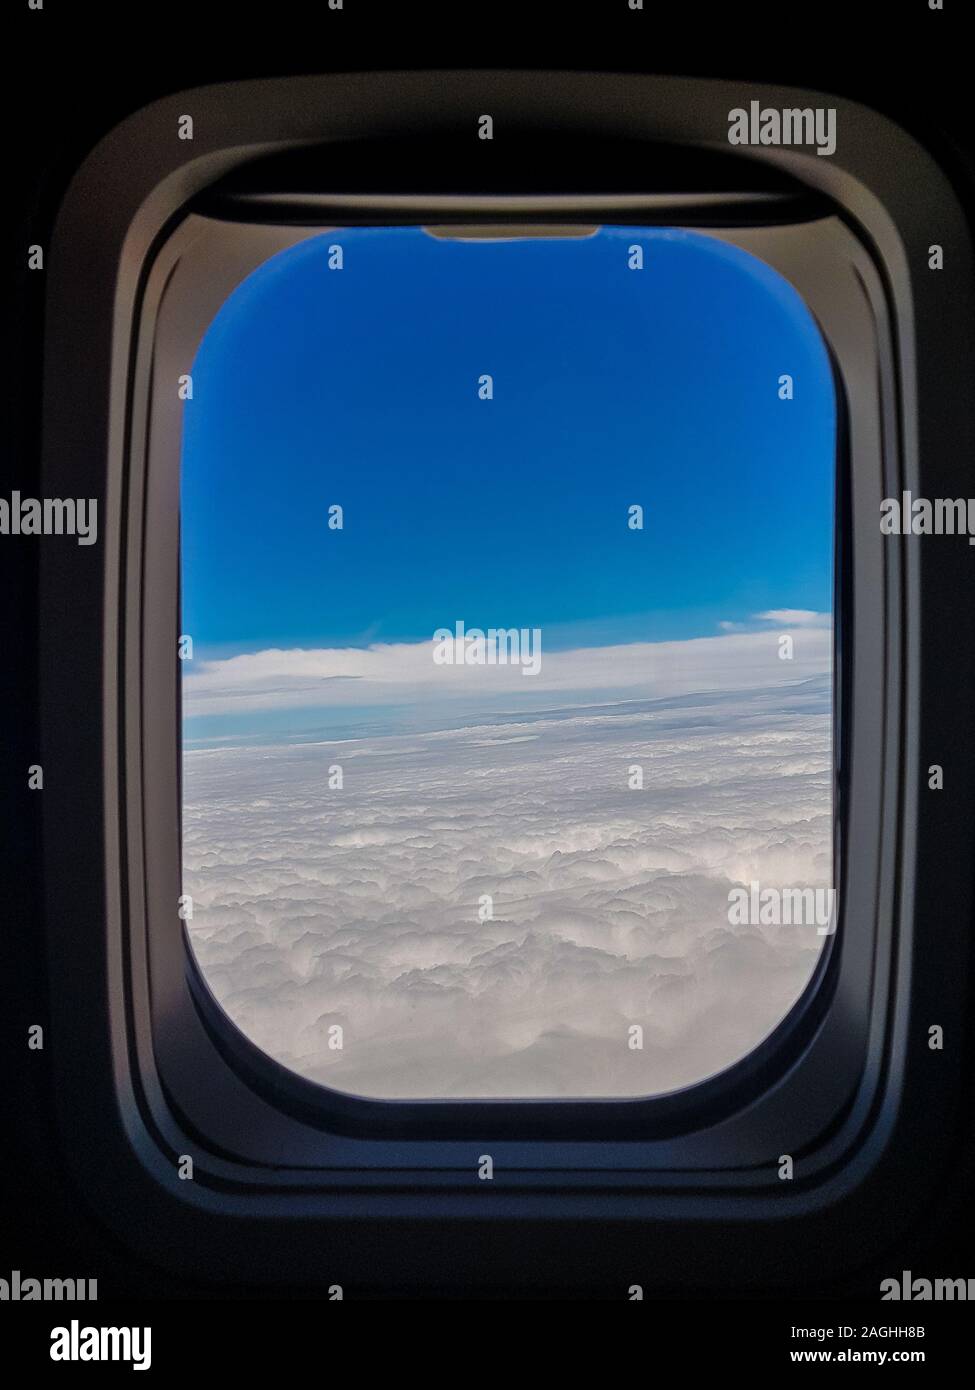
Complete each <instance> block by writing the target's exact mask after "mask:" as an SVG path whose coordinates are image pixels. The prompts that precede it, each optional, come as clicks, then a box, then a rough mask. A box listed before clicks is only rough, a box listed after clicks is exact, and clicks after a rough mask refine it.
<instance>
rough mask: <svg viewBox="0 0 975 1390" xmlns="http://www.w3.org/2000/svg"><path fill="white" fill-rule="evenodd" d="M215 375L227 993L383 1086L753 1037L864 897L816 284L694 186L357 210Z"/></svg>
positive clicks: (702, 1070)
mask: <svg viewBox="0 0 975 1390" xmlns="http://www.w3.org/2000/svg"><path fill="white" fill-rule="evenodd" d="M192 381H193V395H192V399H191V400H189V401H187V403H186V407H185V426H184V440H183V458H182V470H183V471H182V604H183V615H182V625H181V631H182V632H183V633H184V634H187V635H189V636H191V637H192V639H193V658H192V660H186V661H184V662H183V665H182V674H183V712H184V724H183V861H184V862H183V873H184V881H183V892H184V893H186V894H189V895H191V897H192V899H193V915H192V918H191V920H189V921H188V923H187V926H188V931H189V937H190V941H191V944H192V949H193V950H194V952H195V954H196V957H197V959H198V961H199V964H200V966H201V969H202V971H203V974H204V976H205V978H206V979H207V981H208V982H209V984H210V987H211V988H212V990H213V991H214V993H215V996H216V998H217V1000H218V1001H219V1003H220V1004H221V1006H222V1007H223V1008H224V1009H225V1010H226V1012H227V1013H228V1015H229V1016H230V1017H231V1018H232V1019H233V1020H234V1021H235V1022H236V1023H237V1024H238V1026H239V1027H240V1028H241V1029H242V1030H243V1031H244V1032H245V1033H246V1034H247V1035H248V1036H249V1037H250V1038H251V1039H253V1041H254V1042H256V1043H257V1044H258V1045H259V1046H260V1047H261V1048H263V1049H264V1050H265V1051H266V1052H268V1053H269V1054H270V1055H271V1056H273V1057H274V1058H276V1059H277V1060H278V1061H280V1062H281V1063H283V1064H284V1065H285V1066H287V1067H289V1068H291V1069H293V1070H294V1071H297V1072H299V1073H301V1074H303V1075H305V1076H308V1077H310V1078H312V1079H314V1080H316V1081H319V1082H322V1083H324V1084H326V1085H329V1086H332V1087H335V1088H337V1089H339V1090H343V1091H347V1092H353V1093H356V1094H359V1095H365V1096H370V1097H384V1098H394V1097H396V1098H404V1097H417V1098H434V1099H438V1098H443V1099H447V1098H461V1097H472V1098H473V1097H490V1098H495V1099H497V1098H511V1099H519V1098H530V1097H550V1098H563V1097H613V1096H617V1097H621V1096H640V1095H652V1094H654V1093H660V1092H664V1091H668V1090H672V1089H675V1088H677V1087H682V1086H687V1085H689V1084H692V1083H694V1082H697V1081H700V1080H702V1079H704V1078H706V1077H708V1076H711V1075H713V1074H714V1073H716V1072H718V1071H720V1070H722V1069H724V1068H726V1067H727V1066H729V1065H731V1064H732V1063H733V1062H735V1061H737V1060H739V1059H740V1058H741V1057H743V1056H744V1055H746V1054H747V1053H748V1052H750V1051H751V1050H752V1049H753V1048H755V1047H756V1046H757V1045H758V1044H759V1043H760V1042H761V1041H762V1040H763V1039H764V1038H765V1037H766V1036H767V1035H768V1034H769V1032H770V1031H771V1030H772V1029H773V1028H775V1027H776V1025H777V1024H779V1023H780V1022H781V1020H782V1019H783V1018H784V1017H785V1016H786V1015H787V1014H788V1012H789V1010H790V1009H791V1008H792V1006H793V1004H794V1003H795V1001H796V1000H797V998H798V997H799V995H800V994H801V992H802V991H803V989H804V987H805V986H806V985H807V984H808V982H809V980H810V978H811V976H812V973H813V970H814V968H815V965H816V962H817V959H818V957H819V954H820V951H821V950H822V947H823V945H824V942H826V941H827V940H828V933H829V931H830V930H831V928H832V925H833V922H834V920H835V917H834V915H833V912H832V908H833V903H832V888H831V885H832V875H833V856H832V844H833V804H832V796H833V756H832V645H833V637H832V605H833V594H832V590H833V524H834V516H833V511H834V476H835V435H836V426H835V399H834V390H833V383H832V376H831V369H830V364H829V360H828V356H827V352H826V348H825V346H824V343H823V340H822V337H821V335H820V333H819V331H818V329H817V327H816V325H815V322H814V320H813V318H812V316H811V314H810V313H809V311H808V309H807V308H806V306H805V305H804V303H803V301H802V300H801V298H800V297H799V295H798V294H797V293H796V291H795V290H794V289H793V288H792V287H791V286H790V285H789V284H788V283H787V282H786V281H785V280H784V279H783V278H782V277H781V276H779V275H778V274H777V272H775V271H773V270H772V269H771V268H770V267H768V266H767V265H766V264H764V263H763V262H761V261H759V260H758V259H756V258H755V257H754V256H751V255H749V254H748V253H746V252H744V251H742V250H740V249H738V248H736V247H734V246H731V245H728V244H726V243H724V242H723V241H720V240H718V239H717V238H714V237H710V236H707V235H705V234H702V233H698V232H690V231H685V230H681V229H676V228H664V229H660V228H657V229H642V228H641V229H637V228H633V227H603V228H600V229H598V230H596V231H593V230H592V229H588V230H586V231H585V234H583V235H555V236H543V235H538V236H532V237H524V238H518V237H517V236H514V235H511V236H510V237H507V238H502V237H498V236H493V237H487V238H485V237H450V236H442V235H433V234H431V233H430V232H428V231H424V230H423V229H420V228H405V227H402V228H359V229H348V228H344V229H342V230H341V231H332V232H327V233H324V234H322V235H320V236H313V237H311V238H309V239H308V240H306V241H304V242H302V243H301V244H299V245H297V246H295V247H292V248H290V249H289V250H287V251H284V252H282V253H281V254H279V255H277V256H275V257H273V258H272V259H271V260H269V261H267V262H266V263H265V264H263V265H262V266H261V267H260V268H259V269H258V270H257V271H255V272H254V273H253V274H252V275H250V277H249V278H248V279H247V280H245V281H244V282H243V283H242V284H241V285H240V287H239V288H238V289H237V290H236V291H235V292H234V294H232V295H231V297H230V298H229V299H228V300H227V301H226V303H225V304H224V306H223V308H222V309H221V311H220V313H219V314H218V316H217V318H216V319H215V320H214V322H213V324H212V325H211V327H210V328H209V330H208V332H207V333H206V335H205V337H204V339H203V342H202V345H201V347H200V349H199V352H198V354H197V357H196V360H195V362H194V364H193V368H192ZM816 890H818V892H817V891H816Z"/></svg>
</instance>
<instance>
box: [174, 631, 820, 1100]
mask: <svg viewBox="0 0 975 1390" xmlns="http://www.w3.org/2000/svg"><path fill="white" fill-rule="evenodd" d="M776 616H777V617H778V616H780V615H776ZM788 616H789V618H790V619H791V620H792V622H793V624H795V625H796V626H800V625H799V624H797V623H796V618H795V615H793V614H789V615H788ZM802 626H803V628H804V629H805V628H808V629H809V630H804V631H803V633H802V641H801V642H800V643H797V662H796V663H794V665H793V666H792V667H791V668H790V676H793V677H795V679H793V680H791V681H790V682H788V683H785V684H777V685H773V684H771V683H770V680H769V671H770V663H769V642H770V640H771V636H770V633H769V632H761V633H749V634H735V635H733V636H727V637H722V638H716V639H702V640H701V641H699V642H687V643H680V644H658V645H657V646H656V647H655V649H654V653H653V657H652V660H653V671H654V672H655V673H657V674H656V675H655V676H654V677H653V681H652V685H653V698H640V699H625V698H622V699H620V698H618V697H617V700H616V702H615V703H606V704H596V703H590V705H589V706H587V707H580V706H579V705H578V704H576V703H575V702H573V706H572V707H568V704H566V706H565V707H563V708H555V707H553V708H550V709H548V710H545V711H540V712H536V713H532V714H525V713H520V714H511V713H509V714H501V713H495V714H490V715H484V716H483V717H480V718H479V719H478V720H476V721H475V720H472V721H471V722H470V723H469V724H468V725H467V726H466V727H463V728H459V729H457V728H453V729H438V730H434V731H432V732H428V733H418V734H409V735H407V734H398V735H394V736H389V737H383V738H378V737H369V738H358V739H350V740H347V741H344V742H337V743H331V744H317V745H309V744H304V745H301V746H289V747H263V748H222V749H210V750H207V751H196V752H188V753H187V754H186V755H185V759H184V783H185V792H184V796H185V807H184V891H185V892H189V893H191V894H192V895H193V898H194V905H195V912H194V919H193V921H192V923H191V924H190V930H191V939H192V942H193V946H194V949H195V951H196V953H197V956H198V958H199V961H200V963H201V965H202V968H203V971H204V973H205V975H206V977H207V979H208V980H209V982H210V984H211V986H212V988H213V990H214V992H215V994H216V996H217V998H218V1000H219V1001H220V1003H221V1004H222V1006H223V1007H224V1008H225V1009H226V1011H227V1012H228V1014H229V1015H230V1016H231V1018H233V1019H234V1021H235V1022H236V1023H237V1024H238V1025H239V1026H240V1027H241V1028H242V1029H243V1031H244V1032H245V1033H247V1034H248V1035H249V1036H250V1037H251V1038H252V1039H253V1040H254V1041H255V1042H256V1043H258V1044H259V1045H260V1046H261V1047H263V1048H264V1049H265V1050H266V1051H267V1052H269V1053H271V1054H272V1055H273V1056H274V1057H276V1058H277V1059H278V1060H279V1061H281V1062H283V1063H284V1064H285V1065H286V1066H289V1067H291V1068H293V1069H294V1070H296V1071H298V1072H300V1073H302V1074H304V1075H305V1076H308V1077H311V1078H313V1079H314V1080H317V1081H320V1082H324V1083H326V1084H328V1085H331V1086H335V1087H337V1088H339V1089H341V1090H345V1091H351V1092H355V1093H359V1094H364V1095H370V1096H380V1097H406V1096H410V1097H429V1098H453V1097H473V1096H480V1097H494V1098H500V1097H511V1098H522V1097H524V1098H527V1097H540V1096H550V1097H568V1096H636V1095H644V1094H652V1093H656V1092H662V1091H666V1090H671V1089H674V1088H676V1087H680V1086H685V1085H688V1084H690V1083H693V1082H695V1081H698V1080H701V1079H703V1078H704V1077H706V1076H709V1075H711V1074H713V1073H715V1072H717V1071H719V1070H721V1069H723V1068H724V1067H726V1066H728V1065H730V1064H731V1063H732V1062H734V1061H736V1060H737V1059H739V1058H740V1057H742V1056H743V1055H744V1054H746V1053H747V1052H749V1051H750V1050H751V1049H752V1048H753V1047H755V1046H756V1045H757V1044H758V1043H759V1042H760V1041H761V1040H762V1039H763V1038H764V1037H765V1036H766V1035H767V1034H768V1033H769V1031H770V1030H771V1029H772V1028H773V1027H774V1026H775V1025H776V1024H777V1023H778V1022H779V1021H780V1020H781V1019H782V1017H783V1016H784V1015H785V1014H786V1013H787V1012H788V1010H789V1009H790V1007H791V1006H792V1004H793V1003H794V1002H795V1000H796V999H797V997H798V996H799V994H800V993H801V991H802V989H803V988H804V986H805V985H806V983H807V982H808V980H809V978H810V975H811V973H812V970H813V968H814V966H815V963H816V960H817V958H818V954H819V951H820V949H821V947H822V943H823V939H822V938H821V937H818V936H817V935H816V932H815V928H814V927H778V928H775V927H757V926H755V927H752V926H744V927H741V926H731V925H729V923H728V920H727V909H728V891H729V889H730V888H731V887H732V886H733V885H736V884H747V883H748V882H750V881H751V880H753V879H756V880H758V881H760V882H761V883H762V884H763V886H765V885H768V886H806V885H810V886H820V885H829V884H830V882H831V877H830V876H831V824H832V821H831V815H832V812H831V773H830V715H829V711H830V696H829V684H828V676H827V675H826V674H824V671H825V670H827V669H828V660H829V658H828V650H829V647H828V644H829V634H828V632H827V631H822V632H821V631H819V630H817V629H816V628H815V626H814V625H812V624H802ZM715 643H721V644H724V646H723V649H722V650H723V653H724V657H723V658H722V659H721V660H720V661H719V662H717V664H716V656H715V646H714V644H715ZM763 644H764V645H763ZM816 644H818V645H816ZM661 646H666V647H669V646H674V647H676V646H679V647H680V648H681V651H680V652H679V653H678V654H676V656H674V655H673V654H672V660H671V662H670V665H669V668H668V662H667V660H666V655H665V653H664V652H663V651H662V650H661ZM619 651H620V653H621V654H622V655H621V656H620V661H621V662H624V663H632V667H631V666H629V665H626V666H625V667H624V669H622V671H621V668H620V664H619V662H617V663H615V664H613V665H612V669H613V676H614V680H613V685H614V686H615V687H617V689H621V690H623V691H624V692H625V691H626V690H627V688H628V682H627V671H629V670H630V669H632V670H633V672H634V674H635V673H636V671H637V670H638V669H639V668H640V663H641V662H642V680H643V682H644V683H646V676H647V654H646V652H645V651H643V650H641V649H640V648H633V647H627V648H621V649H619ZM729 653H733V657H734V659H733V660H727V659H725V658H726V657H727V656H728V654H729ZM800 653H802V656H801V657H800ZM325 655H326V656H327V658H328V659H327V661H326V660H323V659H321V658H322V656H323V654H321V653H261V654H258V657H245V658H236V659H235V661H236V662H237V663H238V664H236V665H235V661H234V660H232V661H229V662H221V663H213V664H212V666H211V667H210V668H208V669H207V670H206V671H204V672H203V673H202V674H201V675H200V676H197V677H194V678H193V682H194V685H193V693H192V695H191V697H190V698H191V699H192V700H193V701H194V702H195V704H196V705H197V707H199V706H201V705H202V706H206V705H207V704H209V707H210V708H215V707H216V706H218V705H219V704H220V702H221V701H223V700H226V699H228V698H230V699H232V700H234V702H235V707H236V701H237V700H238V699H239V698H241V697H243V698H245V699H246V698H248V696H252V697H254V698H255V699H257V700H268V699H271V700H274V699H280V698H285V699H288V698H291V696H292V695H293V694H294V693H295V692H296V691H297V692H299V693H300V695H301V698H307V691H306V686H305V682H306V681H308V682H311V683H313V684H314V686H315V698H316V701H317V700H318V699H319V698H320V697H322V696H323V693H324V698H325V699H326V700H327V699H328V698H330V697H329V695H328V688H329V687H328V686H327V685H325V686H323V685H322V682H323V681H332V680H335V681H336V682H337V683H341V684H345V681H344V680H342V679H341V678H342V677H343V676H344V677H353V678H356V679H357V680H363V681H366V682H368V683H369V685H370V686H371V687H372V688H373V690H375V689H376V688H377V687H380V686H382V685H383V683H384V682H387V683H388V684H389V685H391V686H396V687H399V686H400V685H402V683H403V678H404V670H405V669H407V668H408V670H409V676H408V678H407V681H408V682H411V681H414V680H424V679H426V675H425V674H424V673H425V672H426V670H427V667H426V663H427V662H428V661H429V652H428V650H426V648H424V651H423V662H422V665H421V664H416V665H415V667H414V665H412V664H411V662H413V661H414V657H415V655H416V653H415V652H413V651H412V650H408V651H407V652H406V653H404V649H403V648H371V649H370V650H369V651H368V652H348V653H329V654H325ZM601 655H602V660H601V661H598V662H597V661H596V660H595V659H594V657H593V655H592V654H591V653H587V652H573V653H556V654H552V655H550V656H547V657H546V661H545V663H544V665H543V671H542V674H541V675H540V677H539V679H540V680H545V679H547V680H549V681H551V682H552V684H551V685H550V686H549V687H547V688H550V689H552V690H553V691H555V690H560V689H562V688H563V686H562V681H563V680H564V681H565V682H566V686H565V688H566V689H569V688H570V687H571V688H573V689H579V688H580V687H582V688H585V689H591V688H592V683H593V680H594V679H597V677H598V672H599V671H600V670H601V671H603V672H605V670H606V669H607V662H606V649H603V650H602V654H601ZM800 660H801V661H802V662H805V663H807V664H806V666H805V669H804V668H803V666H802V665H800ZM817 662H818V674H817V673H815V670H816V666H817ZM675 665H676V675H675V674H674V671H675ZM430 666H431V667H432V662H431V663H430ZM213 668H217V669H216V670H214V669H213ZM433 669H434V670H435V671H436V670H437V669H438V668H433ZM459 669H460V674H461V676H462V677H463V675H464V674H465V673H464V672H463V668H459ZM721 669H723V674H724V679H725V683H726V688H725V689H723V690H721V689H716V688H713V686H714V684H715V683H716V682H717V681H718V676H719V670H721ZM780 669H781V668H780ZM285 672H287V676H286V678H285ZM455 673H456V669H455V671H454V672H451V671H450V670H449V669H448V671H447V674H448V676H449V675H450V674H455ZM474 674H475V675H480V676H481V677H482V679H483V676H484V672H483V671H480V672H475V673H474ZM502 674H503V675H505V676H507V678H508V679H510V680H511V681H512V682H514V683H515V688H517V686H518V685H526V684H528V681H527V680H526V679H525V678H524V677H522V676H521V673H520V672H519V671H518V670H517V669H515V670H510V671H508V672H504V671H503V668H501V669H500V670H494V671H492V672H491V675H492V676H497V675H502ZM621 675H622V677H623V678H622V679H621ZM443 677H444V668H439V673H438V676H435V677H434V679H438V678H439V679H440V680H441V681H442V680H443ZM289 682H292V683H294V684H289ZM603 682H605V676H604V677H603V680H602V682H601V681H599V680H598V679H597V686H598V684H601V683H603ZM634 684H639V682H637V681H636V680H635V679H634ZM668 686H673V687H674V688H677V689H680V688H682V689H683V690H684V691H686V690H688V689H689V688H690V689H692V690H694V691H695V693H694V694H691V695H687V694H668ZM230 692H232V693H230ZM356 693H357V695H358V693H359V692H358V691H357V692H356ZM341 698H342V699H343V700H347V699H348V698H349V697H348V693H347V692H346V693H345V694H343V696H342V697H341ZM557 704H558V701H557V700H553V701H552V705H553V706H556V705H557ZM336 764H339V765H341V767H342V773H343V783H344V785H343V787H342V789H341V790H338V789H334V788H333V789H330V788H329V785H328V783H329V769H330V768H334V766H335V765H336ZM634 764H641V765H642V766H643V768H644V788H643V790H640V791H638V790H631V789H630V788H629V787H628V785H627V782H628V769H629V768H630V767H631V766H632V765H634ZM485 894H488V895H491V897H492V898H493V903H494V917H493V920H486V921H482V920H479V915H478V905H479V901H480V900H481V899H482V896H483V895H485ZM335 1024H339V1025H341V1027H342V1029H343V1033H344V1047H343V1049H342V1050H341V1051H335V1050H330V1049H329V1046H328V1039H329V1028H330V1027H331V1026H333V1025H335ZM633 1025H639V1026H640V1027H642V1029H643V1048H642V1050H632V1049H631V1048H630V1047H629V1046H628V1040H629V1037H630V1034H629V1030H630V1028H631V1027H632V1026H633Z"/></svg>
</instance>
